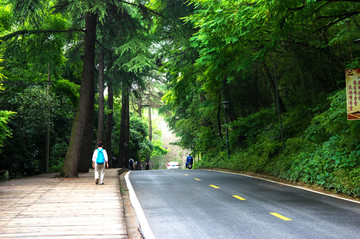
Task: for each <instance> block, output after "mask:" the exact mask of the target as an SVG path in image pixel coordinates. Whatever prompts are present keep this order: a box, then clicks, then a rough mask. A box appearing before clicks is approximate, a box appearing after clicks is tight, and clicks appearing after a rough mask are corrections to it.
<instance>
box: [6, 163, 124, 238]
mask: <svg viewBox="0 0 360 239" xmlns="http://www.w3.org/2000/svg"><path fill="white" fill-rule="evenodd" d="M54 176H55V174H46V175H40V176H35V177H28V178H22V179H16V180H10V181H5V182H0V238H128V236H127V229H126V222H125V216H124V208H123V201H122V197H121V194H120V187H119V177H118V169H106V171H105V180H104V182H105V185H96V184H95V180H94V177H93V172H92V171H91V172H90V173H83V174H80V175H79V178H76V179H63V178H54Z"/></svg>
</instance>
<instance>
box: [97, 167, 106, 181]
mask: <svg viewBox="0 0 360 239" xmlns="http://www.w3.org/2000/svg"><path fill="white" fill-rule="evenodd" d="M99 174H100V183H103V182H104V177H105V163H103V164H97V163H95V180H96V179H99Z"/></svg>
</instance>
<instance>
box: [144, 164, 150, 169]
mask: <svg viewBox="0 0 360 239" xmlns="http://www.w3.org/2000/svg"><path fill="white" fill-rule="evenodd" d="M149 169H150V163H149V162H146V164H145V170H149Z"/></svg>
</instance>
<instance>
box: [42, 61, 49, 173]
mask: <svg viewBox="0 0 360 239" xmlns="http://www.w3.org/2000/svg"><path fill="white" fill-rule="evenodd" d="M50 82H51V74H50V65H48V84H47V86H46V97H47V100H49V96H50ZM46 110H47V117H48V118H49V117H50V108H49V106H48V107H47V109H46ZM44 159H45V160H44V172H45V173H48V171H49V160H50V125H49V122H46V132H45V149H44Z"/></svg>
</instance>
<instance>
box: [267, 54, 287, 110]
mask: <svg viewBox="0 0 360 239" xmlns="http://www.w3.org/2000/svg"><path fill="white" fill-rule="evenodd" d="M263 67H264V70H265V73H266V74H267V77H268V79H269V82H270V86H271V88H272V90H273V95H274V101H275V102H274V104H275V105H276V106H279V110H280V112H281V113H286V108H285V105H284V102H283V101H282V98H281V97H280V95H279V92H278V89H277V86H276V83H275V80H274V78H273V75H272V74H271V73H270V70H269V68H268V66H267V65H266V63H265V61H263ZM275 95H277V96H278V97H277V99H275V98H276V97H275Z"/></svg>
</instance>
